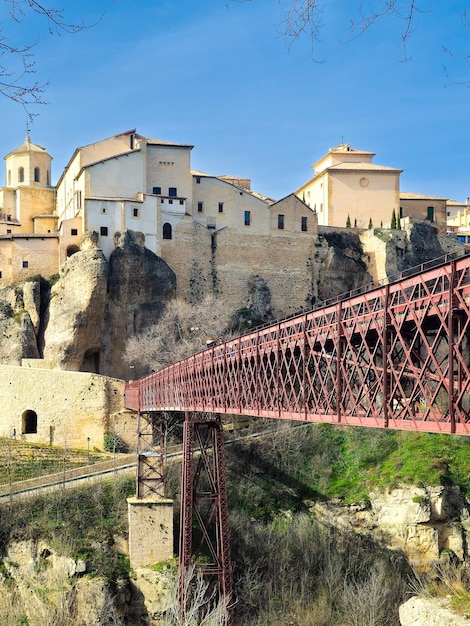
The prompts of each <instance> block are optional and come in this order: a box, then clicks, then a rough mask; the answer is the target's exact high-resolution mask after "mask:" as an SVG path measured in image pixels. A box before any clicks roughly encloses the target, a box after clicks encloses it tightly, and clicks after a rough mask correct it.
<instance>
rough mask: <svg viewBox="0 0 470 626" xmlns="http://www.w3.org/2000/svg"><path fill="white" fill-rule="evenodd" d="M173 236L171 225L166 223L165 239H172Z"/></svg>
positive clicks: (164, 229)
mask: <svg viewBox="0 0 470 626" xmlns="http://www.w3.org/2000/svg"><path fill="white" fill-rule="evenodd" d="M171 238H172V235H171V224H169V223H168V222H165V224H163V239H171Z"/></svg>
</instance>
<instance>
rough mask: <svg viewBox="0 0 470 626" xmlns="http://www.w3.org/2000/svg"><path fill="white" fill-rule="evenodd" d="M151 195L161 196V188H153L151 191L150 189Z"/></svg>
mask: <svg viewBox="0 0 470 626" xmlns="http://www.w3.org/2000/svg"><path fill="white" fill-rule="evenodd" d="M152 193H153V194H154V195H155V196H161V194H162V188H161V187H153V189H152Z"/></svg>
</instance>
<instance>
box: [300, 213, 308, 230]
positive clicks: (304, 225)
mask: <svg viewBox="0 0 470 626" xmlns="http://www.w3.org/2000/svg"><path fill="white" fill-rule="evenodd" d="M300 228H301V230H302V232H304V233H305V232H307V218H306V217H305V216H302V217H301V225H300Z"/></svg>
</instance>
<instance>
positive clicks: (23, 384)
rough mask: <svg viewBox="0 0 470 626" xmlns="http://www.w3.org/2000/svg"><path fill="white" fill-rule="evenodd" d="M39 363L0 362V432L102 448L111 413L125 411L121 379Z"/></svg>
mask: <svg viewBox="0 0 470 626" xmlns="http://www.w3.org/2000/svg"><path fill="white" fill-rule="evenodd" d="M38 364H41V365H43V366H44V363H43V362H41V361H38V360H32V361H30V362H29V363H28V361H26V362H25V363H24V366H23V367H15V366H8V365H0V372H1V378H2V402H1V406H0V436H1V437H15V438H17V439H22V440H24V441H29V442H33V443H48V444H51V445H58V446H64V445H65V446H68V447H73V448H85V449H86V447H87V446H88V445H89V446H90V448H91V449H93V448H97V449H99V450H102V449H103V439H104V435H105V434H106V433H107V432H109V431H110V430H115V424H114V421H113V416H118V415H119V414H120V412H121V411H123V409H124V381H121V380H117V379H115V378H109V377H106V376H100V375H98V374H89V373H86V372H64V371H60V370H49V369H45V368H43V369H39V368H37V367H36V366H37V365H38ZM28 365H35V367H28ZM116 421H117V422H121V421H123V423H125V421H126V420H125V419H124V420H121V419H120V417H119V419H117V420H116ZM119 428H123V426H122V424H120V425H119ZM135 432H136V428H135V429H134V435H133V436H134V437H135ZM129 443H134V442H129Z"/></svg>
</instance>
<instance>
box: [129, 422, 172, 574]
mask: <svg viewBox="0 0 470 626" xmlns="http://www.w3.org/2000/svg"><path fill="white" fill-rule="evenodd" d="M137 429H138V438H137V476H136V496H135V497H132V498H128V499H127V504H128V516H129V559H130V566H131V568H133V569H135V568H137V567H143V566H145V565H150V564H152V563H157V562H159V561H166V560H168V559H171V558H172V557H173V554H174V549H173V548H174V547H173V500H169V499H166V498H165V475H164V461H165V442H164V433H163V420H162V414H161V413H160V412H149V413H146V414H142V413H140V412H139V417H138V425H137Z"/></svg>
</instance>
